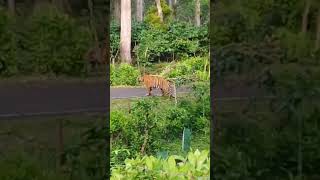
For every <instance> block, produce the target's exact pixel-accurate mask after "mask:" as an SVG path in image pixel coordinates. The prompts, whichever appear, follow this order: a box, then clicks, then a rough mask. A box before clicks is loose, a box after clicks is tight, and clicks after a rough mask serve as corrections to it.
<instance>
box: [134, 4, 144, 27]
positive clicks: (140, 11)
mask: <svg viewBox="0 0 320 180" xmlns="http://www.w3.org/2000/svg"><path fill="white" fill-rule="evenodd" d="M136 3H137V4H136V5H137V11H136V17H137V21H139V22H142V21H143V9H144V8H143V5H144V4H143V0H136Z"/></svg>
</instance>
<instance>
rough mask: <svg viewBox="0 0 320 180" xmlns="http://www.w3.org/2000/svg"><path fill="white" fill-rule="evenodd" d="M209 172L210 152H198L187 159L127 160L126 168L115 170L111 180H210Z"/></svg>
mask: <svg viewBox="0 0 320 180" xmlns="http://www.w3.org/2000/svg"><path fill="white" fill-rule="evenodd" d="M209 172H210V158H209V152H208V151H202V152H200V151H199V150H196V151H195V152H189V153H188V155H187V156H186V157H182V156H169V157H168V158H165V159H163V158H156V157H154V156H144V157H142V158H141V157H137V158H135V159H127V160H126V161H125V166H124V167H117V168H114V169H113V171H112V176H111V179H112V180H116V179H117V180H121V179H161V180H162V179H163V180H165V179H170V180H171V179H181V180H184V179H185V180H187V179H193V178H201V179H210V178H209V177H210V173H209Z"/></svg>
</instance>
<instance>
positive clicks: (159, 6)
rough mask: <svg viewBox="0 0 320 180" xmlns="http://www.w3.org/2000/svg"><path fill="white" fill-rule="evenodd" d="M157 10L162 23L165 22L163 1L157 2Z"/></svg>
mask: <svg viewBox="0 0 320 180" xmlns="http://www.w3.org/2000/svg"><path fill="white" fill-rule="evenodd" d="M156 5H157V10H158V16H159V17H160V21H161V22H163V12H162V7H161V0H156Z"/></svg>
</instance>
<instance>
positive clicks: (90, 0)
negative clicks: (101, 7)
mask: <svg viewBox="0 0 320 180" xmlns="http://www.w3.org/2000/svg"><path fill="white" fill-rule="evenodd" d="M88 9H89V14H90V26H91V31H92V32H93V36H94V40H95V42H96V44H98V33H97V30H96V27H95V21H94V15H93V2H92V0H88Z"/></svg>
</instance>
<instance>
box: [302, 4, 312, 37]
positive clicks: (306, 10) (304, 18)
mask: <svg viewBox="0 0 320 180" xmlns="http://www.w3.org/2000/svg"><path fill="white" fill-rule="evenodd" d="M310 6H311V0H305V6H304V11H303V15H302V27H301V31H302V32H303V33H306V32H307V28H308V16H309V12H310Z"/></svg>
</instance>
